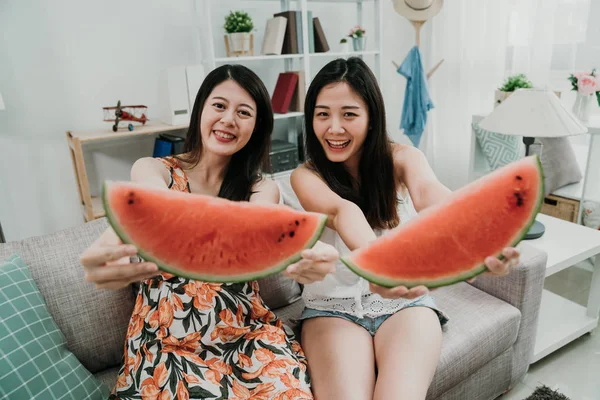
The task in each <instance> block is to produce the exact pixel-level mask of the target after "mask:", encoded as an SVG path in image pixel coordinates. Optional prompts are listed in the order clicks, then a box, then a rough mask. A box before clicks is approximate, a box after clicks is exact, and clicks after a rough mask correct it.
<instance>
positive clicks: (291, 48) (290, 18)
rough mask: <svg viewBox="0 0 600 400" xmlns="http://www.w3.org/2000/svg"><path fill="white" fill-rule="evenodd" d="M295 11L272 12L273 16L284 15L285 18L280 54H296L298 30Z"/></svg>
mask: <svg viewBox="0 0 600 400" xmlns="http://www.w3.org/2000/svg"><path fill="white" fill-rule="evenodd" d="M295 13H296V11H289V10H288V11H282V12H280V13H277V14H274V15H273V16H274V17H284V18H286V19H287V24H286V26H285V38H284V39H283V47H282V49H281V54H298V53H299V51H298V32H297V29H298V28H297V27H296V14H295Z"/></svg>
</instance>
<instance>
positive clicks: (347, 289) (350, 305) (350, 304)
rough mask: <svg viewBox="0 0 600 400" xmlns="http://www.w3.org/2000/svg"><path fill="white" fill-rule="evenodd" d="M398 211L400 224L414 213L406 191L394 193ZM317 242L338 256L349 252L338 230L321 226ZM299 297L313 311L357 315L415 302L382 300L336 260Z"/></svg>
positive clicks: (378, 313) (393, 309) (373, 314)
mask: <svg viewBox="0 0 600 400" xmlns="http://www.w3.org/2000/svg"><path fill="white" fill-rule="evenodd" d="M398 198H399V205H398V214H399V216H400V223H401V224H402V223H404V222H406V221H407V220H409V219H410V218H412V217H414V216H415V215H417V212H416V210H415V208H414V206H413V204H412V201H411V199H410V196H409V195H408V190H405V189H404V190H403V191H402V192H399V194H398ZM385 233H386V230H375V234H376V235H377V236H381V235H382V234H385ZM320 240H321V241H323V242H325V243H328V244H330V245H332V246H334V247H335V248H336V249H337V250H338V251H339V253H340V256H343V255H346V254H348V253H350V250H349V249H348V247H347V246H346V244H345V243H344V241H343V240H342V238H341V237H340V235H338V233H337V232H336V231H334V230H332V229H330V228H327V227H326V228H325V230H324V232H323V235H322V236H321V239H320ZM302 298H303V300H304V302H305V304H306V307H308V308H313V309H316V310H326V311H339V312H343V313H347V314H352V315H354V316H356V317H358V318H363V317H364V316H368V317H378V316H381V315H386V314H393V313H394V312H396V311H398V310H400V309H401V308H403V307H404V306H405V305H406V303H408V302H412V301H415V300H416V299H413V300H406V299H393V300H390V299H384V298H382V297H381V296H379V295H378V294H375V293H372V292H371V291H370V290H369V282H368V281H367V280H365V279H364V278H361V277H359V276H358V275H356V274H355V273H354V272H352V271H351V270H350V269H348V267H346V266H345V265H344V264H343V263H342V262H341V261H338V262H337V263H336V271H335V272H334V273H333V274H329V275H327V277H326V278H325V279H324V280H322V281H320V282H315V283H311V284H308V285H305V286H304V290H303V292H302Z"/></svg>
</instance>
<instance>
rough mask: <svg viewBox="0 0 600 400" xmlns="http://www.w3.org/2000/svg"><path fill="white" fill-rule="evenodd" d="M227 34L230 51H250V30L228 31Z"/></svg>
mask: <svg viewBox="0 0 600 400" xmlns="http://www.w3.org/2000/svg"><path fill="white" fill-rule="evenodd" d="M228 36H229V47H230V50H231V51H233V52H236V53H241V52H247V51H250V32H236V33H230V34H228Z"/></svg>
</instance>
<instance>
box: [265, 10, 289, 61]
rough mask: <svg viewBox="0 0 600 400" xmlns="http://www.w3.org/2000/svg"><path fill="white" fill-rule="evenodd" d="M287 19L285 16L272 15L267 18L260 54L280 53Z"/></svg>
mask: <svg viewBox="0 0 600 400" xmlns="http://www.w3.org/2000/svg"><path fill="white" fill-rule="evenodd" d="M287 21H288V20H287V18H285V17H274V18H269V19H268V20H267V24H266V27H265V37H264V39H263V43H262V49H261V52H260V54H262V55H265V56H267V55H280V54H281V51H282V49H283V41H284V39H285V32H286V27H287Z"/></svg>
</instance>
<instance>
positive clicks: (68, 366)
mask: <svg viewBox="0 0 600 400" xmlns="http://www.w3.org/2000/svg"><path fill="white" fill-rule="evenodd" d="M108 395H109V393H108V390H107V388H106V387H105V386H104V385H103V384H102V383H100V382H99V381H98V380H97V379H96V378H95V377H94V376H93V375H92V374H91V373H90V372H89V371H88V370H87V369H85V367H84V366H83V365H82V364H81V363H80V362H79V360H78V359H77V357H75V356H74V355H73V353H71V352H70V351H69V350H68V349H67V346H66V342H65V337H64V335H63V334H62V332H61V331H60V329H59V328H58V326H57V325H56V323H55V322H54V320H53V319H52V316H51V315H50V313H49V312H48V310H47V308H46V303H45V302H44V299H43V298H42V295H41V294H40V291H39V289H38V287H37V285H36V283H35V282H34V281H33V279H32V278H31V273H30V272H29V268H28V267H27V265H25V263H24V262H23V260H21V258H20V257H19V256H18V255H13V256H12V257H10V258H8V260H6V261H5V262H4V263H1V264H0V399H7V400H9V399H65V400H66V399H73V400H82V399H106V398H107V397H108Z"/></svg>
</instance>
